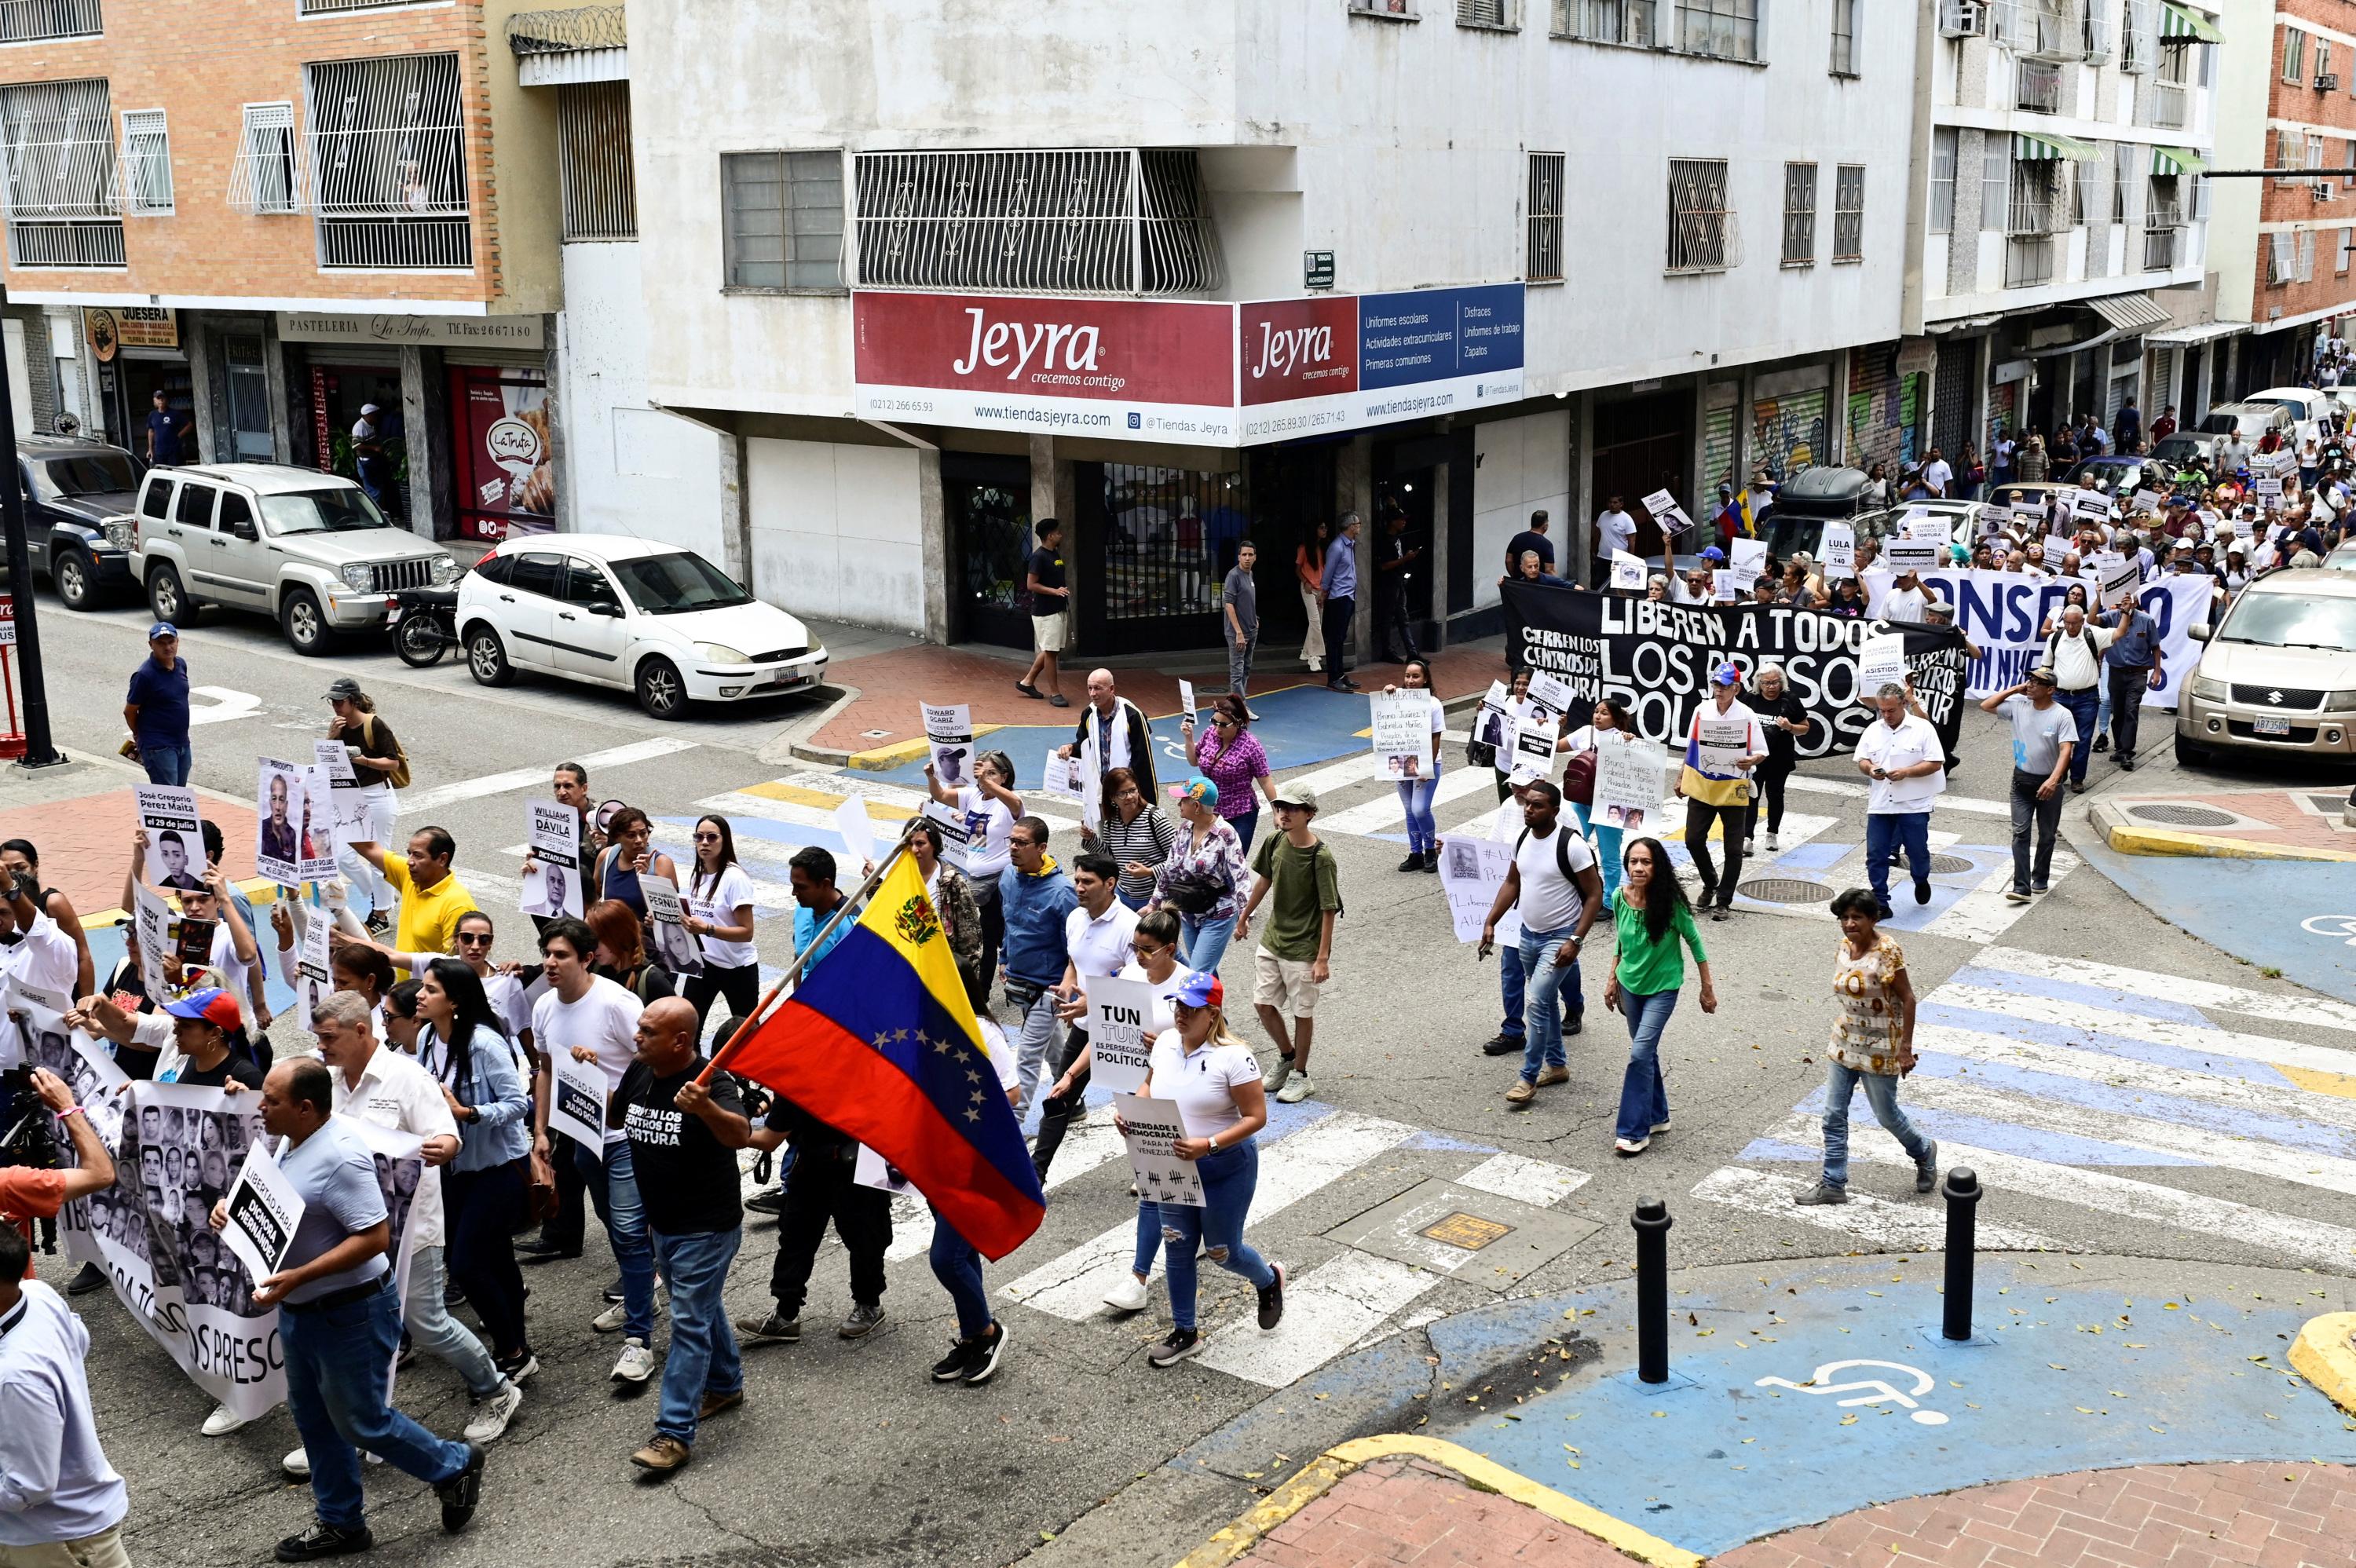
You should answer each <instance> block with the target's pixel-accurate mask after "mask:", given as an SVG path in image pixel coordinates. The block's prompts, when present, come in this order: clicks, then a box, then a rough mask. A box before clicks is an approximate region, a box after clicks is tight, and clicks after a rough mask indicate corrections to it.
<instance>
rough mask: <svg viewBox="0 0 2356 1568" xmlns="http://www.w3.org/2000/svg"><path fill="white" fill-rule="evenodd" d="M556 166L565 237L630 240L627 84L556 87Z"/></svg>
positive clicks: (632, 210)
mask: <svg viewBox="0 0 2356 1568" xmlns="http://www.w3.org/2000/svg"><path fill="white" fill-rule="evenodd" d="M556 152H557V170H558V173H559V175H560V176H562V184H563V195H564V237H565V238H566V239H567V240H629V239H633V238H635V237H636V236H637V232H638V187H637V176H636V174H635V173H634V172H633V171H632V169H631V166H630V84H629V83H628V82H626V81H583V82H573V83H571V84H568V85H566V86H563V87H560V88H558V89H557V90H556Z"/></svg>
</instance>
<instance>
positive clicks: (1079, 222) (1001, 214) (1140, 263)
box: [830, 147, 1220, 296]
mask: <svg viewBox="0 0 2356 1568" xmlns="http://www.w3.org/2000/svg"><path fill="white" fill-rule="evenodd" d="M852 170H853V174H854V176H855V178H854V182H853V183H854V188H855V197H856V202H857V214H858V217H857V221H858V224H859V246H858V266H859V275H858V279H857V282H858V283H860V284H862V286H866V287H883V288H916V289H924V288H956V289H1007V290H1018V291H1023V292H1028V293H1123V294H1142V295H1149V296H1151V295H1164V294H1183V293H1207V292H1209V291H1211V290H1212V289H1215V288H1216V287H1217V286H1218V282H1219V271H1220V269H1219V252H1218V244H1217V237H1216V231H1215V229H1214V228H1213V226H1212V222H1211V214H1210V207H1209V204H1208V202H1207V201H1206V200H1205V197H1204V195H1203V188H1202V176H1201V169H1200V164H1199V160H1198V158H1197V156H1196V155H1195V153H1194V149H1193V148H1191V147H1156V148H1135V147H1087V148H1077V147H1075V148H1060V149H1052V148H1051V149H1037V150H1032V151H1024V152H990V153H980V152H977V153H862V154H860V155H858V156H857V157H856V158H855V159H854V160H853V162H852ZM830 253H831V252H830Z"/></svg>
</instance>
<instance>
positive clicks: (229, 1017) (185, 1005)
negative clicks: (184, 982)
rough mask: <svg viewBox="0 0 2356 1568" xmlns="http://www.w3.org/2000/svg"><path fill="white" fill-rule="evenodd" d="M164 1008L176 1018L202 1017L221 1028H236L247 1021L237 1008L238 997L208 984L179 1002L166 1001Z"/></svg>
mask: <svg viewBox="0 0 2356 1568" xmlns="http://www.w3.org/2000/svg"><path fill="white" fill-rule="evenodd" d="M164 1010H165V1011H166V1012H167V1013H169V1014H171V1015H172V1016H173V1017H174V1018H176V1019H203V1020H204V1021H205V1022H206V1023H209V1024H213V1025H216V1026H218V1027H220V1028H221V1029H236V1028H238V1027H239V1026H240V1025H241V1024H242V1023H243V1022H244V1021H245V1019H244V1017H243V1015H242V1014H241V1013H240V1012H239V1011H238V1009H237V998H236V997H232V996H230V994H229V993H228V992H227V991H224V990H222V989H221V988H220V987H218V986H207V987H203V988H202V989H200V990H195V991H190V992H189V993H188V994H187V996H185V997H181V998H180V999H179V1000H178V1001H177V1002H166V1003H165V1004H164Z"/></svg>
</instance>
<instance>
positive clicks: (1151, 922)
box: [1055, 906, 1186, 1312]
mask: <svg viewBox="0 0 2356 1568" xmlns="http://www.w3.org/2000/svg"><path fill="white" fill-rule="evenodd" d="M1130 951H1131V952H1132V953H1134V954H1135V955H1136V956H1135V957H1133V958H1131V959H1130V961H1129V963H1128V964H1127V965H1125V966H1124V967H1123V968H1122V969H1121V972H1120V978H1121V979H1124V980H1142V981H1144V982H1145V983H1146V984H1147V985H1149V986H1151V987H1153V1003H1152V1005H1151V1007H1150V1008H1147V1009H1146V1017H1145V1028H1144V1029H1143V1031H1142V1039H1143V1040H1144V1044H1145V1050H1146V1054H1147V1055H1148V1057H1149V1058H1150V1057H1151V1055H1152V1052H1153V1047H1154V1045H1155V1044H1156V1043H1157V1042H1158V1041H1159V1040H1161V1038H1162V1035H1164V1034H1165V1033H1167V1032H1169V1030H1170V1029H1172V1028H1173V1025H1174V1024H1175V1022H1176V1019H1175V1015H1173V1012H1172V1011H1171V1007H1172V1003H1173V998H1174V997H1176V996H1177V995H1178V987H1180V986H1181V985H1183V983H1184V982H1185V978H1186V971H1185V970H1183V969H1182V968H1180V967H1179V966H1178V917H1177V915H1176V914H1174V913H1173V912H1171V911H1169V910H1167V909H1162V908H1160V907H1158V906H1157V907H1155V908H1153V909H1150V910H1147V911H1146V912H1144V913H1143V914H1141V915H1139V916H1138V917H1137V930H1136V931H1135V932H1134V933H1132V934H1131V935H1130ZM1095 1061H1096V1047H1095V1046H1094V1045H1093V1044H1091V1045H1090V1046H1089V1047H1088V1048H1087V1050H1086V1051H1082V1052H1081V1053H1080V1055H1079V1057H1078V1058H1077V1059H1076V1060H1075V1061H1073V1063H1072V1065H1071V1066H1069V1067H1068V1068H1066V1069H1065V1070H1064V1076H1063V1077H1062V1078H1060V1079H1058V1080H1057V1081H1056V1083H1055V1093H1057V1094H1059V1095H1066V1094H1069V1093H1072V1089H1073V1085H1074V1084H1075V1083H1077V1082H1079V1078H1080V1074H1082V1073H1084V1072H1087V1071H1088V1070H1089V1068H1090V1067H1091V1066H1092V1065H1093V1064H1094V1063H1095ZM1161 1251H1162V1221H1161V1219H1160V1217H1159V1216H1157V1215H1156V1214H1155V1213H1154V1211H1153V1205H1152V1204H1151V1203H1146V1202H1141V1203H1139V1204H1138V1206H1137V1254H1136V1258H1135V1260H1134V1261H1133V1262H1132V1263H1131V1264H1130V1277H1129V1278H1128V1279H1125V1280H1123V1281H1121V1282H1120V1283H1119V1285H1114V1286H1113V1287H1112V1289H1110V1290H1109V1291H1107V1292H1106V1293H1105V1298H1104V1300H1105V1305H1106V1306H1107V1307H1112V1308H1114V1309H1115V1310H1117V1311H1120V1312H1142V1311H1144V1310H1145V1300H1146V1297H1145V1282H1146V1281H1147V1280H1148V1279H1150V1278H1151V1277H1152V1275H1153V1260H1154V1259H1155V1257H1157V1256H1159V1255H1160V1253H1161Z"/></svg>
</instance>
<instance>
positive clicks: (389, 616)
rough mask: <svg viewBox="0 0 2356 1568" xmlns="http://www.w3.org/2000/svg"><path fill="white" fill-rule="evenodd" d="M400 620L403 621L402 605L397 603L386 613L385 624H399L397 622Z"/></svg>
mask: <svg viewBox="0 0 2356 1568" xmlns="http://www.w3.org/2000/svg"><path fill="white" fill-rule="evenodd" d="M400 621H401V606H400V605H398V604H395V605H394V606H393V607H392V608H391V609H390V610H387V611H386V612H385V613H384V624H386V625H388V626H391V625H397V624H399V623H400Z"/></svg>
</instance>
